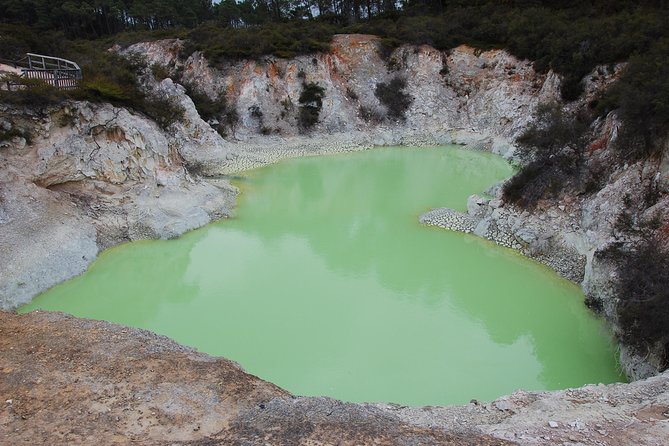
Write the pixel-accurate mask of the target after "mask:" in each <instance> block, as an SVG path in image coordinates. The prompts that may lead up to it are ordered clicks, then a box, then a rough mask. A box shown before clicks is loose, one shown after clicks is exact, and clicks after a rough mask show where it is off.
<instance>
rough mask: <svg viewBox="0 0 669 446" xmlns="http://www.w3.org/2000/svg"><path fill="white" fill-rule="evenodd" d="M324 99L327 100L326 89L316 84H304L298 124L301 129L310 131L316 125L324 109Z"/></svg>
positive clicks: (299, 100)
mask: <svg viewBox="0 0 669 446" xmlns="http://www.w3.org/2000/svg"><path fill="white" fill-rule="evenodd" d="M323 98H325V89H324V88H323V87H321V86H320V85H318V84H316V83H314V82H308V83H303V84H302V91H301V92H300V97H299V99H298V102H299V103H300V106H299V109H298V115H297V119H298V123H299V125H300V128H301V129H303V130H308V129H310V128H311V127H313V126H314V125H316V123H318V117H319V115H320V113H321V108H323Z"/></svg>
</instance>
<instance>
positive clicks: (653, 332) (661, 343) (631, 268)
mask: <svg viewBox="0 0 669 446" xmlns="http://www.w3.org/2000/svg"><path fill="white" fill-rule="evenodd" d="M667 271H669V249H667V247H666V244H664V243H663V242H662V241H661V240H656V239H651V238H649V239H646V240H644V241H643V242H641V244H640V245H639V246H637V247H636V248H635V249H633V250H632V252H631V253H629V254H627V255H625V256H623V258H622V261H621V263H620V266H619V271H618V283H617V292H618V297H619V299H620V301H619V303H618V307H617V314H618V321H619V324H620V329H621V332H620V338H621V340H622V341H623V342H625V343H626V344H629V345H632V346H633V347H635V348H637V349H638V350H639V351H640V352H641V353H642V354H644V353H647V352H650V351H659V352H660V353H661V354H662V365H663V367H664V368H667V367H669V274H667Z"/></svg>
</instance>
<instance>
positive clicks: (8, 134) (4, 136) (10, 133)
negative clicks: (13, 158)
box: [0, 127, 32, 144]
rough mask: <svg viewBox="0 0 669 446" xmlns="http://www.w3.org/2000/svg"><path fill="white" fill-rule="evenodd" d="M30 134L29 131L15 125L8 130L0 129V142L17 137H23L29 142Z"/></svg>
mask: <svg viewBox="0 0 669 446" xmlns="http://www.w3.org/2000/svg"><path fill="white" fill-rule="evenodd" d="M31 136H32V135H30V133H28V132H26V131H25V130H21V129H17V128H16V127H12V128H11V129H9V130H0V142H2V141H10V140H12V139H13V138H16V137H19V138H23V139H25V140H26V142H27V143H28V144H30V142H31V139H32V138H31Z"/></svg>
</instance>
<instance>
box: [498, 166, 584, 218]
mask: <svg viewBox="0 0 669 446" xmlns="http://www.w3.org/2000/svg"><path fill="white" fill-rule="evenodd" d="M579 167H580V166H579V163H578V161H577V159H576V158H574V157H572V156H569V155H565V154H561V155H557V156H554V157H551V158H549V159H542V160H534V161H531V162H530V163H529V164H527V165H525V166H524V167H523V168H522V169H521V170H520V171H518V173H516V174H515V175H514V176H513V177H512V178H511V179H510V180H508V181H507V182H506V183H504V186H503V188H502V195H503V198H504V200H505V201H508V202H510V203H515V204H517V205H519V206H521V207H525V208H532V207H534V206H536V204H537V202H538V201H539V200H541V199H543V198H554V197H557V196H558V195H559V194H560V193H561V192H563V191H564V189H565V188H566V186H567V185H568V184H570V183H571V182H572V181H573V179H574V172H576V171H577V170H578V169H579Z"/></svg>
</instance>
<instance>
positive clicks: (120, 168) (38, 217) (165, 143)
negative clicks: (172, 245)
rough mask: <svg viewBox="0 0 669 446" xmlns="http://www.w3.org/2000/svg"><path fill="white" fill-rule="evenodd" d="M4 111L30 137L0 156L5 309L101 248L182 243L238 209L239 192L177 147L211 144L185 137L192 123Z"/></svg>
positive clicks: (86, 107)
mask: <svg viewBox="0 0 669 446" xmlns="http://www.w3.org/2000/svg"><path fill="white" fill-rule="evenodd" d="M191 106H192V104H191ZM0 114H1V115H2V118H3V119H4V120H5V121H6V122H11V125H12V126H15V127H18V128H23V129H27V128H29V129H30V132H31V133H32V143H31V144H26V142H25V140H23V139H22V138H20V137H16V138H14V140H13V141H10V143H9V144H7V143H5V146H6V147H4V148H2V149H0V166H2V167H1V168H0V225H1V227H2V230H1V231H0V248H1V250H2V252H3V265H2V274H1V275H0V309H9V308H16V307H17V306H19V305H21V304H23V303H26V302H29V301H30V299H31V298H32V297H33V296H34V295H36V294H37V293H39V292H41V291H44V290H46V289H48V288H49V287H51V286H53V285H55V284H57V283H58V282H61V281H63V280H66V279H69V278H70V277H72V276H75V275H77V274H80V273H82V272H83V271H85V270H86V268H87V267H88V265H89V264H90V262H92V261H93V260H94V259H95V257H96V255H97V253H98V252H99V250H101V249H104V248H107V247H110V246H113V245H116V244H118V243H121V242H124V241H129V240H139V239H146V238H172V237H176V236H178V235H180V234H182V233H183V232H185V231H188V230H191V229H194V228H197V227H199V226H202V225H204V224H206V223H208V222H209V221H211V220H213V219H218V218H222V217H225V216H228V215H230V213H231V212H232V209H233V207H234V202H235V195H236V191H235V190H234V188H232V187H231V186H229V185H226V184H222V185H221V184H219V187H215V186H213V185H212V184H210V183H207V182H206V181H203V180H202V179H199V178H197V177H193V176H192V175H190V174H189V172H188V171H187V170H186V169H185V167H184V161H183V158H182V157H181V155H180V153H179V150H183V151H184V152H187V150H196V149H194V148H193V146H197V144H202V145H208V144H209V143H210V141H209V140H207V139H206V138H202V139H201V140H197V139H195V138H194V137H193V136H192V135H184V134H182V133H181V132H182V131H184V132H185V131H191V132H194V131H196V130H197V129H198V127H197V126H195V125H193V123H192V122H191V123H189V122H186V121H184V123H181V124H179V127H180V128H177V129H175V130H174V131H173V134H169V133H165V132H164V131H162V130H161V129H160V128H159V127H158V126H157V125H156V124H155V123H154V122H153V121H151V120H150V119H148V118H146V117H143V116H140V115H137V114H133V113H131V112H129V111H128V110H126V109H123V108H117V107H113V106H111V105H106V104H103V105H94V104H90V103H85V102H71V103H69V104H67V105H66V106H65V107H63V108H59V109H57V108H50V109H46V110H39V111H35V110H24V109H14V108H9V107H4V108H3V109H2V110H0ZM194 116H195V118H194V119H193V120H194V121H195V122H196V124H197V121H198V120H199V123H200V127H201V128H204V127H205V126H206V127H207V128H208V127H209V126H208V125H206V124H205V123H203V122H202V121H201V120H200V119H199V117H197V113H195V115H194ZM187 118H188V115H187ZM194 129H195V130H194ZM214 135H215V136H216V137H218V138H220V136H219V135H218V134H216V133H215V132H214Z"/></svg>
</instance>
